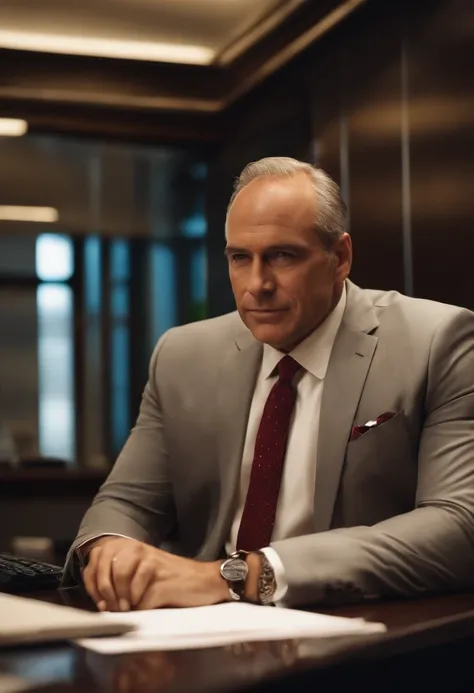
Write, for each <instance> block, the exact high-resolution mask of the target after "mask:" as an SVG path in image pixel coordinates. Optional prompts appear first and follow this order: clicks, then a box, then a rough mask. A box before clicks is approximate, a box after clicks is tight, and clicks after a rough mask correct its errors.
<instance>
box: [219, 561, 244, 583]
mask: <svg viewBox="0 0 474 693" xmlns="http://www.w3.org/2000/svg"><path fill="white" fill-rule="evenodd" d="M248 572H249V567H248V565H247V563H246V562H245V561H243V560H242V559H241V558H229V559H228V560H227V561H225V562H224V563H223V564H222V566H221V575H222V577H223V578H224V580H230V581H231V582H236V581H237V580H245V578H246V577H247V575H248Z"/></svg>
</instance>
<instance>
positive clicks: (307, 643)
mask: <svg viewBox="0 0 474 693" xmlns="http://www.w3.org/2000/svg"><path fill="white" fill-rule="evenodd" d="M28 596H31V597H34V598H39V599H43V600H45V601H51V602H55V603H67V604H70V605H72V606H77V607H80V608H86V609H90V608H91V603H90V602H89V600H88V599H87V597H86V596H85V594H84V593H83V591H81V590H79V589H76V588H75V589H72V590H64V591H60V592H50V593H45V592H43V593H38V594H31V595H28ZM325 613H332V614H337V615H343V616H363V617H364V618H367V619H371V620H376V621H382V622H383V623H385V624H386V625H387V628H388V632H387V633H384V634H377V635H371V636H362V637H344V638H334V639H328V640H304V641H300V642H293V641H284V642H276V643H258V644H254V645H240V646H237V647H224V648H212V649H205V650H194V651H187V652H164V653H160V652H154V653H143V654H131V655H124V656H102V655H98V654H95V653H91V652H86V651H85V650H82V649H80V648H75V647H72V646H69V645H66V644H56V645H50V646H36V647H33V646H32V647H29V648H21V649H16V650H15V649H11V650H0V672H1V673H7V674H10V675H13V676H21V677H22V678H25V679H27V680H28V681H29V682H31V684H32V686H33V688H32V690H34V691H40V690H41V691H42V693H158V692H161V691H166V692H169V693H176V692H177V691H180V692H181V691H183V692H184V691H186V692H188V693H204V691H206V692H210V693H212V692H213V691H216V692H217V691H222V692H223V693H230V692H231V691H236V690H239V689H242V688H247V687H250V688H252V689H253V686H255V685H256V684H258V690H262V691H263V690H265V691H267V690H268V691H270V690H271V691H272V692H273V693H280V690H281V691H288V690H289V684H288V683H287V681H286V678H285V677H288V676H289V675H291V676H293V677H294V679H295V680H296V683H295V682H294V681H293V683H292V688H293V687H296V689H297V690H305V691H306V690H311V691H313V690H316V689H315V687H316V686H317V685H318V686H320V685H321V686H322V685H324V686H328V685H329V686H330V690H332V691H339V690H342V689H343V687H347V686H350V688H351V690H354V689H355V690H357V689H361V690H364V691H367V690H373V691H376V690H377V691H384V693H385V691H388V690H393V691H395V690H396V691H400V692H401V693H406V691H409V690H417V691H425V690H426V691H429V693H432V691H433V690H443V691H445V692H446V693H452V691H461V690H463V691H464V690H466V691H467V690H471V691H472V690H474V594H458V595H448V596H442V597H435V598H426V599H420V600H417V601H411V602H391V603H372V604H370V605H369V604H364V605H359V606H350V607H344V608H342V607H340V608H333V609H326V610H325ZM420 677H421V678H420ZM328 690H329V689H328Z"/></svg>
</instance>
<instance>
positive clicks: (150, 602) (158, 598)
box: [135, 580, 167, 611]
mask: <svg viewBox="0 0 474 693" xmlns="http://www.w3.org/2000/svg"><path fill="white" fill-rule="evenodd" d="M166 605H167V602H166V600H165V595H164V589H163V583H160V582H159V580H152V581H150V583H149V584H148V588H147V589H146V590H145V592H144V593H143V595H142V598H141V599H140V601H139V602H138V603H137V604H136V605H135V609H137V611H143V610H145V609H158V608H160V607H162V606H166Z"/></svg>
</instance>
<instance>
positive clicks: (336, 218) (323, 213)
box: [226, 156, 347, 248]
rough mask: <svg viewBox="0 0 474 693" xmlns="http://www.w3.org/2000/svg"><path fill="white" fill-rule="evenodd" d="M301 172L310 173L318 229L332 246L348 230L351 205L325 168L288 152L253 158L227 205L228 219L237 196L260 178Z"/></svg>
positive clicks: (281, 176)
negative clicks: (347, 203)
mask: <svg viewBox="0 0 474 693" xmlns="http://www.w3.org/2000/svg"><path fill="white" fill-rule="evenodd" d="M299 173H304V174H305V175H307V176H308V178H309V179H310V181H311V183H312V184H313V187H314V191H315V196H316V210H317V211H316V219H315V229H316V231H317V232H318V235H319V237H320V239H321V241H322V243H323V244H324V246H325V247H326V248H331V247H332V246H333V244H334V243H335V242H336V240H337V239H338V238H339V237H340V236H342V234H343V233H345V231H346V223H347V206H346V203H345V202H344V200H343V198H342V195H341V190H340V188H339V186H338V185H337V183H336V182H335V181H333V179H332V178H331V177H330V176H328V174H327V173H325V172H324V171H323V170H322V169H320V168H316V166H313V165H312V164H308V163H305V162H303V161H298V160H297V159H291V158H290V157H286V156H272V157H267V158H265V159H260V161H252V162H251V163H250V164H247V166H246V167H245V168H244V170H243V171H242V173H241V174H240V176H239V177H238V178H237V180H236V182H235V185H234V192H233V193H232V197H231V198H230V201H229V204H228V206H227V215H226V235H227V219H228V217H229V212H230V209H231V207H232V205H233V203H234V200H235V198H236V197H237V195H238V194H239V192H240V191H241V190H243V188H245V187H246V186H247V185H248V184H249V183H251V182H252V181H253V180H256V179H257V178H262V177H270V176H273V177H276V178H289V177H291V176H295V175H297V174H299Z"/></svg>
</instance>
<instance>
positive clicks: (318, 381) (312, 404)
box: [226, 288, 346, 601]
mask: <svg viewBox="0 0 474 693" xmlns="http://www.w3.org/2000/svg"><path fill="white" fill-rule="evenodd" d="M345 307H346V290H345V288H344V290H343V293H342V296H341V298H340V300H339V303H338V304H337V306H336V308H335V309H334V310H333V311H332V312H331V313H330V315H329V316H328V317H327V318H326V320H325V321H324V322H323V323H322V324H321V325H320V326H319V327H318V329H317V330H315V331H314V332H313V333H312V334H310V335H309V337H307V338H306V339H305V340H304V341H303V342H301V344H299V345H298V346H297V347H296V348H295V349H293V351H291V352H290V356H291V357H292V358H293V359H294V360H295V361H297V362H298V363H299V364H300V365H301V366H302V370H301V371H299V372H298V373H297V374H296V376H295V380H294V383H295V386H296V388H297V390H296V402H295V408H294V412H293V416H292V421H291V424H290V431H289V436H288V445H287V449H286V456H285V463H284V467H283V477H282V481H281V486H280V495H279V497H278V506H277V510H276V516H275V526H274V529H273V535H272V540H273V541H277V540H280V539H289V538H290V537H296V536H301V535H303V534H310V533H311V532H312V531H313V517H314V489H315V481H316V467H317V459H316V458H317V446H318V433H319V414H320V410H321V398H322V394H323V386H324V378H325V375H326V371H327V368H328V363H329V358H330V356H331V351H332V348H333V345H334V341H335V339H336V334H337V332H338V330H339V327H340V325H341V321H342V316H343V314H344V310H345ZM283 356H285V354H283V353H282V352H281V351H278V350H277V349H273V348H272V347H271V346H269V345H268V344H265V345H264V349H263V358H262V365H261V367H260V372H259V375H258V378H257V382H256V385H255V390H254V394H253V399H252V403H251V406H250V414H249V420H248V425H247V433H246V437H245V444H244V451H243V457H242V467H241V473H240V488H239V496H238V503H237V511H236V514H235V517H234V521H233V523H232V527H231V531H230V537H229V540H228V542H227V544H226V549H227V552H228V553H231V552H232V551H234V550H235V547H236V542H237V534H238V531H239V527H240V521H241V519H242V513H243V510H244V505H245V499H246V497H247V491H248V487H249V482H250V473H251V471H252V462H253V455H254V448H255V441H256V438H257V431H258V427H259V425H260V419H261V418H262V413H263V408H264V406H265V402H266V400H267V397H268V395H269V393H270V390H271V389H272V387H273V385H274V384H275V382H276V380H277V379H278V373H277V372H276V366H277V364H278V362H279V361H280V360H281V359H282V358H283ZM263 551H264V553H265V555H266V557H267V558H268V560H269V561H270V563H271V565H272V567H273V570H274V571H275V578H276V583H277V589H276V592H275V596H274V599H275V601H280V600H281V599H283V597H284V596H285V593H286V591H287V589H288V584H287V582H286V580H285V572H284V568H283V564H282V562H281V559H280V557H279V555H278V554H277V552H276V551H275V549H272V548H271V547H264V548H263Z"/></svg>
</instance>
